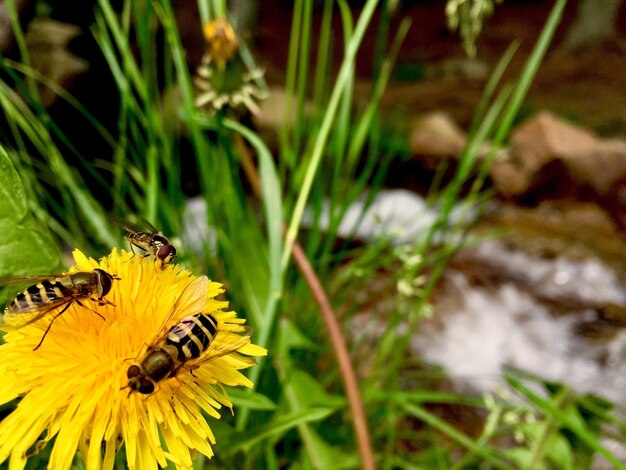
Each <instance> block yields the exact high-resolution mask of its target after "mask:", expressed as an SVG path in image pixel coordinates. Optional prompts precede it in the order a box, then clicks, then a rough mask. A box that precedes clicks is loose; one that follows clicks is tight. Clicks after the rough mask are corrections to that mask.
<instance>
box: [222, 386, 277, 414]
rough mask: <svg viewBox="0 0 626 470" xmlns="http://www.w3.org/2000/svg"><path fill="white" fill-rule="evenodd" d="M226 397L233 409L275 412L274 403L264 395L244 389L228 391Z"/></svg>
mask: <svg viewBox="0 0 626 470" xmlns="http://www.w3.org/2000/svg"><path fill="white" fill-rule="evenodd" d="M228 396H229V398H230V400H231V401H232V402H233V405H235V407H246V408H249V409H251V410H262V411H271V410H275V409H276V408H277V407H276V403H274V402H273V401H272V400H270V399H269V398H268V397H266V396H265V395H263V394H261V393H258V392H254V391H252V390H249V389H246V390H243V389H241V390H240V389H234V390H229V391H228Z"/></svg>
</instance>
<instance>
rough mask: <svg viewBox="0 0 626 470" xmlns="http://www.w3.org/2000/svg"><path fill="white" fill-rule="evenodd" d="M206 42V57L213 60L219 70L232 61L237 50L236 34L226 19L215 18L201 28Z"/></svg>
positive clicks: (237, 40)
mask: <svg viewBox="0 0 626 470" xmlns="http://www.w3.org/2000/svg"><path fill="white" fill-rule="evenodd" d="M202 29H203V31H204V37H205V38H206V40H207V45H208V52H207V54H208V56H209V57H210V58H211V59H213V60H215V62H216V63H217V66H218V67H219V69H220V70H223V69H224V66H225V64H226V62H228V61H229V60H230V59H232V58H233V57H234V55H235V53H236V52H237V49H238V48H239V39H237V33H235V30H234V29H233V27H232V26H231V25H230V23H229V22H228V20H227V19H226V18H216V19H214V20H213V21H209V22H208V23H206V24H205V25H204V27H203V28H202Z"/></svg>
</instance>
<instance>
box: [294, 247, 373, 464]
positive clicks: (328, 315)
mask: <svg viewBox="0 0 626 470" xmlns="http://www.w3.org/2000/svg"><path fill="white" fill-rule="evenodd" d="M292 254H293V259H294V261H295V263H296V266H297V267H298V270H299V271H300V273H302V276H303V277H304V279H305V280H306V282H307V284H308V285H309V288H310V289H311V293H312V294H313V297H314V298H315V301H316V302H317V303H318V305H319V306H320V311H321V313H322V318H323V319H324V323H325V324H326V328H327V329H328V332H329V333H330V340H331V342H332V344H333V349H334V350H335V356H336V357H337V362H338V363H339V370H340V371H341V378H342V379H343V384H344V387H345V388H346V395H347V396H348V403H350V410H351V411H352V423H353V425H354V431H355V433H356V437H357V443H358V445H359V454H360V455H361V463H362V466H363V467H362V468H364V469H365V470H373V469H374V468H376V465H375V463H374V453H373V451H372V442H371V440H370V436H369V431H368V428H367V420H366V418H365V410H364V409H363V402H362V401H361V394H360V392H359V386H358V383H357V380H356V374H355V373H354V369H353V368H352V362H351V361H350V354H349V353H348V348H347V347H346V341H345V338H344V336H343V333H342V332H341V327H340V326H339V323H338V322H337V316H336V315H335V312H334V311H333V308H332V307H331V305H330V301H329V300H328V297H327V296H326V292H324V288H323V287H322V284H321V283H320V280H319V279H318V277H317V275H316V274H315V271H314V270H313V267H312V266H311V264H310V263H309V260H308V259H307V257H306V254H305V253H304V250H303V249H302V247H301V246H300V244H299V243H298V242H294V244H293V251H292Z"/></svg>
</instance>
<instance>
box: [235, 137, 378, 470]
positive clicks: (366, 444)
mask: <svg viewBox="0 0 626 470" xmlns="http://www.w3.org/2000/svg"><path fill="white" fill-rule="evenodd" d="M235 136H236V137H235V142H236V148H237V150H238V151H239V153H240V157H241V161H242V167H243V168H245V174H246V177H247V178H248V179H249V180H250V185H251V186H252V190H253V191H254V192H255V194H256V196H257V197H261V193H262V190H263V188H262V186H261V183H260V178H259V175H258V172H257V169H256V167H255V165H254V162H253V161H252V158H251V156H250V152H249V151H248V149H247V148H246V146H245V145H244V144H243V142H242V141H241V137H239V134H235ZM283 233H285V229H284V227H283ZM292 254H293V259H294V262H295V263H296V266H297V267H298V270H299V271H300V273H301V274H302V276H303V277H304V279H305V281H306V283H307V284H308V286H309V289H310V290H311V293H312V294H313V297H314V298H315V301H316V302H317V304H318V305H319V306H320V312H321V314H322V319H323V320H324V324H325V325H326V329H327V330H328V333H329V334H330V340H331V342H332V345H333V350H334V351H335V356H336V358H337V362H338V363H339V370H340V372H341V378H342V379H343V384H344V387H345V389H346V395H347V396H348V402H349V403H350V410H351V411H352V424H353V426H354V432H355V434H356V438H357V444H358V447H359V454H360V455H361V463H362V468H363V469H365V470H374V469H375V468H376V465H375V461H374V452H373V451H372V442H371V439H370V435H369V430H368V427H367V419H366V418H365V410H364V408H363V402H362V400H361V393H360V391H359V386H358V383H357V380H356V374H355V373H354V368H353V367H352V362H351V360H350V354H349V353H348V348H347V346H346V340H345V338H344V335H343V333H342V332H341V326H340V325H339V322H338V321H337V316H336V315H335V312H334V311H333V308H332V306H331V305H330V301H329V300H328V296H327V295H326V292H325V291H324V287H322V283H321V282H320V280H319V278H318V277H317V274H316V273H315V271H314V270H313V267H312V266H311V263H309V260H308V258H307V256H306V254H305V252H304V250H303V249H302V247H301V246H300V244H299V243H298V242H297V241H294V243H293V248H292Z"/></svg>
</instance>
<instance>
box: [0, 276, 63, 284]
mask: <svg viewBox="0 0 626 470" xmlns="http://www.w3.org/2000/svg"><path fill="white" fill-rule="evenodd" d="M66 276H67V274H43V275H37V276H11V277H0V286H18V285H20V284H37V283H38V282H40V281H46V280H48V281H49V280H55V279H59V278H61V277H66Z"/></svg>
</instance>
